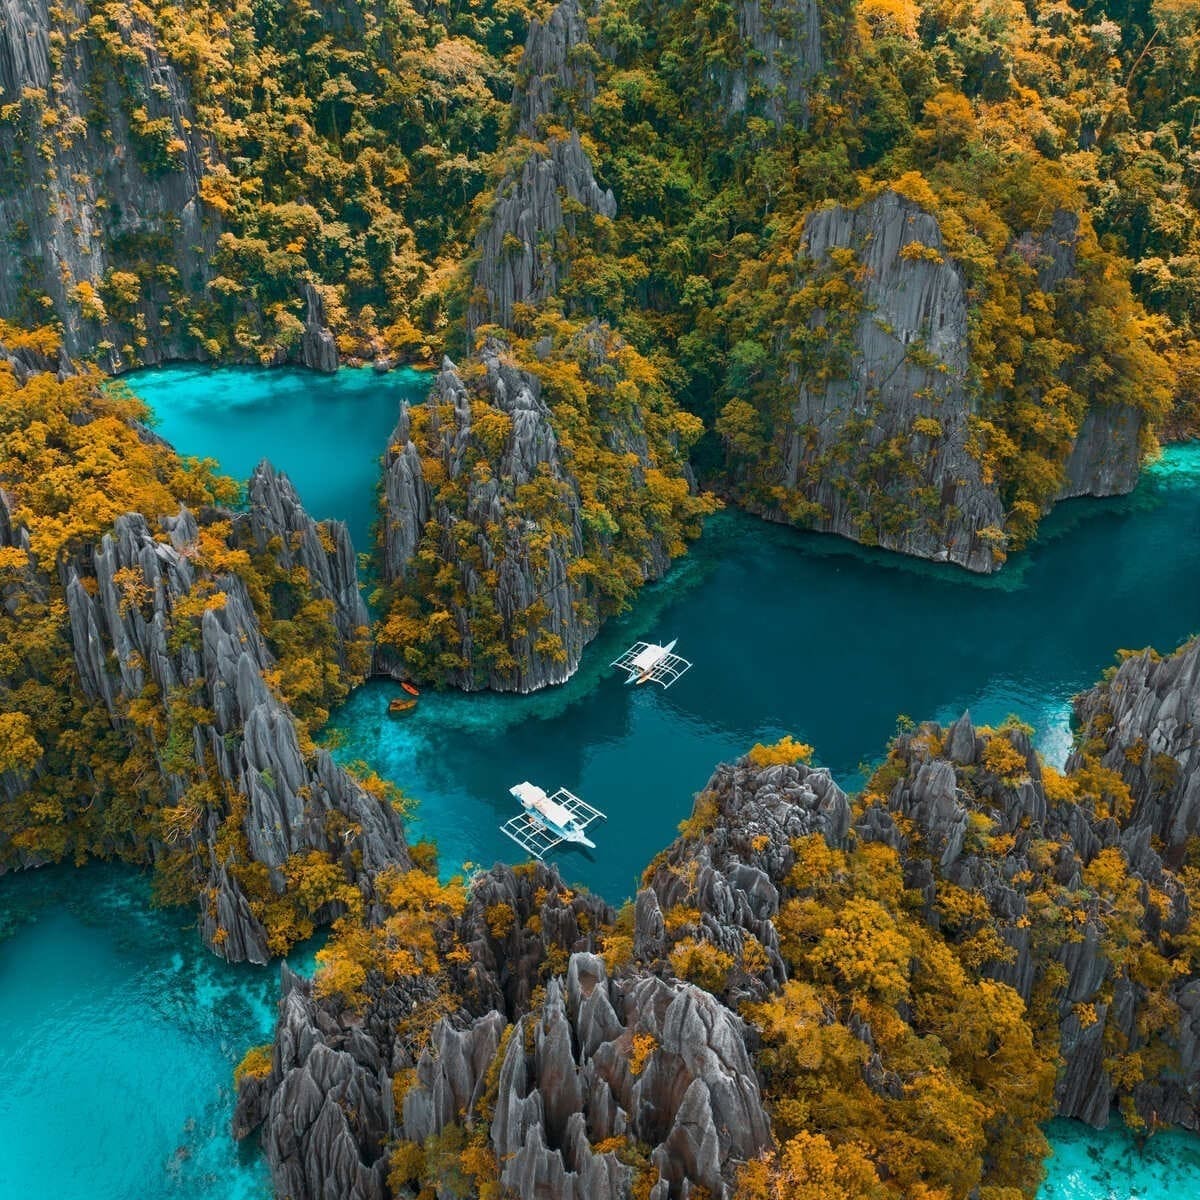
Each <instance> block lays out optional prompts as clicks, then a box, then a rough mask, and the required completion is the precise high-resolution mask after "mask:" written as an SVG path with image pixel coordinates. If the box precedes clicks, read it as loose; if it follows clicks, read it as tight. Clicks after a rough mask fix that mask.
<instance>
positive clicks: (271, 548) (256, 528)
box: [236, 459, 371, 674]
mask: <svg viewBox="0 0 1200 1200" xmlns="http://www.w3.org/2000/svg"><path fill="white" fill-rule="evenodd" d="M246 498H247V501H248V512H247V514H246V519H245V520H243V521H241V522H239V523H238V525H237V527H236V528H237V532H238V534H239V538H240V540H242V541H245V542H246V543H247V545H248V546H251V547H253V550H254V552H256V553H258V554H270V555H271V556H272V557H273V558H274V559H275V561H276V562H277V563H278V564H279V567H280V568H281V569H282V570H284V571H293V570H297V569H298V570H300V571H302V572H303V575H304V580H305V583H306V586H307V588H308V590H309V591H310V593H311V595H312V596H313V598H314V599H316V600H318V601H324V602H325V603H327V604H329V605H331V606H332V614H333V626H334V629H335V631H336V634H337V645H336V648H335V655H336V661H337V664H338V666H339V667H341V668H342V669H343V670H349V671H352V672H357V673H360V674H361V672H362V662H361V659H362V655H363V651H364V647H365V644H366V642H367V639H368V638H369V636H370V630H369V626H370V623H371V618H370V616H369V615H368V613H367V606H366V604H364V603H363V599H362V595H361V593H360V592H359V588H358V564H357V562H356V561H355V556H354V547H353V545H352V544H351V542H350V534H349V533H348V532H347V530H346V526H345V525H344V524H343V523H342V522H341V521H328V522H323V523H321V524H318V523H317V522H315V521H314V520H313V519H312V518H311V517H310V516H309V515H308V513H306V512H305V511H304V508H303V506H302V505H301V503H300V497H299V496H298V495H297V494H296V489H295V488H294V487H292V484H291V481H290V480H289V479H288V477H287V476H286V475H277V474H276V473H275V469H274V468H273V467H272V466H271V464H270V463H269V462H267V461H266V460H265V459H264V460H263V461H262V462H261V463H259V465H258V466H257V467H256V468H255V471H254V474H253V475H251V476H250V482H249V485H248V486H247V489H246ZM280 615H281V616H284V617H287V616H291V615H292V614H291V613H290V612H285V613H281V614H280ZM356 659H357V660H358V662H357V664H356V662H355V660H356Z"/></svg>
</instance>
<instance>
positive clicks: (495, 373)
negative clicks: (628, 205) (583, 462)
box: [379, 329, 670, 692]
mask: <svg viewBox="0 0 1200 1200" xmlns="http://www.w3.org/2000/svg"><path fill="white" fill-rule="evenodd" d="M587 336H588V338H589V339H590V343H591V349H592V351H593V354H592V357H593V359H594V362H595V368H594V369H595V370H596V372H597V373H602V372H603V370H604V364H605V362H606V361H607V360H606V353H607V352H606V351H605V349H604V342H605V339H604V337H603V336H602V335H601V332H600V331H599V330H598V329H597V330H593V331H591V332H589V333H588V335H587ZM480 362H481V364H482V367H483V372H482V374H481V373H479V372H478V371H476V372H475V373H473V374H471V375H469V376H468V377H467V379H466V380H464V377H463V375H462V374H460V373H459V371H458V369H457V368H456V367H455V366H454V364H453V363H451V362H450V361H449V360H448V359H447V360H445V361H444V362H443V364H442V370H441V372H440V373H439V375H438V379H437V383H436V384H435V386H434V389H433V391H432V393H431V395H430V397H429V399H428V401H427V402H426V404H425V405H424V406H423V409H422V410H421V413H420V416H421V419H422V420H424V421H428V422H429V423H430V424H429V427H428V429H426V431H425V432H424V434H423V435H422V436H423V442H424V445H425V447H426V449H425V453H426V454H427V455H431V457H433V458H434V459H436V461H437V473H438V475H439V476H440V478H441V479H444V480H446V481H447V482H448V484H449V485H457V487H454V488H453V496H449V495H448V493H450V491H451V488H450V487H446V488H438V489H436V490H435V488H434V487H433V486H431V484H430V482H429V481H428V480H427V479H426V478H425V469H424V467H423V466H422V459H421V453H420V451H419V450H418V447H417V445H416V444H415V442H414V441H413V438H412V430H411V421H412V420H413V419H414V417H415V416H416V415H417V414H410V412H409V410H408V409H407V407H406V408H405V409H404V410H403V411H402V413H401V417H400V422H399V424H398V426H397V428H396V430H395V432H394V433H393V434H392V438H391V441H390V448H389V451H388V455H387V457H386V459H385V472H386V475H385V483H384V515H383V523H382V540H383V564H384V578H385V580H387V581H388V582H389V583H390V584H392V585H393V586H394V587H395V588H397V589H398V590H399V591H401V592H404V591H405V590H406V589H407V590H408V591H409V592H411V593H412V594H413V597H414V599H416V600H421V599H422V598H423V594H424V589H423V585H422V583H421V580H420V579H419V578H418V575H417V567H418V566H419V563H418V561H417V550H418V548H419V547H420V546H421V545H422V544H427V545H428V547H429V549H430V550H431V551H433V552H434V553H435V554H436V556H437V558H438V560H439V561H440V562H441V563H443V564H446V565H449V566H452V567H453V569H454V572H455V574H456V586H455V590H454V594H453V595H452V596H450V597H448V598H447V599H446V601H445V604H446V605H447V606H448V608H449V610H450V611H451V612H452V614H453V616H454V623H455V630H456V643H455V647H454V651H455V653H457V654H458V655H459V657H460V658H461V660H462V666H461V667H458V668H455V669H451V670H449V671H447V670H445V668H442V669H441V674H442V675H443V677H444V678H446V679H447V680H448V681H449V682H452V683H454V684H455V685H456V686H459V687H463V688H467V689H471V688H479V687H489V688H493V689H495V690H498V691H520V692H530V691H534V690H536V689H537V688H540V687H545V686H546V685H548V684H553V683H561V682H563V681H564V680H566V679H568V678H569V677H570V676H571V674H572V673H573V672H574V671H575V669H576V667H577V666H578V664H579V659H580V656H581V654H582V652H583V648H584V646H586V645H587V643H588V642H589V641H590V640H591V639H592V638H593V637H594V636H595V634H596V632H597V630H598V628H599V615H598V608H597V604H596V602H595V597H594V595H593V592H592V588H591V585H590V584H589V583H588V582H586V581H584V580H581V579H579V578H578V577H577V576H576V575H575V574H574V573H573V572H572V571H571V566H572V564H573V563H574V562H575V561H576V560H578V559H579V558H580V557H581V556H582V555H583V553H584V529H583V522H582V512H581V503H580V499H579V487H578V483H577V481H576V480H575V479H574V477H573V476H572V474H571V472H570V469H569V466H568V461H567V459H566V456H565V455H564V454H563V453H562V451H561V449H560V446H559V440H558V437H557V435H556V433H555V430H554V424H553V421H552V419H551V414H550V410H549V408H548V407H547V405H546V403H545V401H544V400H543V399H542V396H541V387H540V384H539V382H538V380H537V378H536V377H535V376H534V375H532V374H530V373H529V372H526V371H522V370H520V369H519V367H517V366H516V365H515V364H514V363H513V362H512V360H511V357H510V356H509V354H508V351H507V347H505V346H504V345H503V344H502V343H500V342H497V341H489V342H488V343H487V344H486V345H485V346H484V347H483V349H482V351H481V353H480ZM481 404H482V405H483V406H484V407H483V410H482V411H483V412H484V413H485V414H486V415H487V417H488V418H489V420H490V418H491V417H492V415H493V414H502V415H503V417H504V418H505V420H504V423H503V429H504V431H505V432H504V437H503V441H502V444H500V445H499V446H498V447H497V446H494V445H493V446H490V447H489V444H488V438H489V437H490V436H492V435H491V434H490V433H489V432H488V431H487V430H481V429H480V428H479V427H478V424H477V422H478V420H479V419H480V418H479V412H480V405H481ZM442 414H447V415H442ZM639 420H640V418H639V416H638V414H637V413H636V412H633V413H629V414H626V415H625V416H623V417H621V418H617V419H613V420H611V421H608V422H607V423H606V430H605V437H606V439H607V440H608V441H609V443H610V444H611V445H612V446H614V447H617V446H619V447H620V448H621V450H622V451H625V452H629V453H631V454H632V455H633V456H635V460H636V462H635V466H634V467H633V469H634V470H635V471H641V470H644V469H646V468H648V467H649V465H650V461H651V460H650V456H649V452H648V449H647V443H646V437H645V434H644V432H643V430H642V429H641V428H640V426H639ZM489 428H490V429H492V430H494V429H495V424H494V422H493V423H492V424H491V425H490V426H489ZM480 461H483V462H485V463H486V464H487V470H486V471H484V472H481V471H479V469H478V464H479V463H480ZM535 483H536V484H537V485H538V486H539V487H547V486H548V487H552V488H554V490H555V492H556V500H555V503H554V506H553V511H552V513H551V514H550V516H551V517H552V519H547V518H546V517H544V516H539V515H537V514H532V513H531V512H530V510H529V508H528V506H527V502H526V500H525V499H524V498H523V497H522V495H521V491H522V489H523V488H526V486H527V485H530V484H535ZM464 531H469V536H467V535H465V533H464ZM597 552H598V553H604V552H606V551H605V547H603V546H601V547H599V548H598V551H597ZM669 561H670V555H669V553H668V550H667V547H666V546H665V545H664V544H663V542H662V539H661V538H656V539H654V540H653V541H652V542H651V544H650V547H649V549H648V551H647V553H646V555H645V558H644V561H642V562H641V563H639V564H638V568H639V570H640V572H641V575H642V577H643V578H644V579H654V578H657V577H659V576H660V575H662V573H663V572H664V571H665V570H666V568H667V566H668V564H669ZM482 629H486V630H487V632H488V633H489V636H490V639H491V647H490V648H489V647H485V646H483V645H481V644H480V640H479V638H478V637H477V632H478V631H479V630H482ZM496 646H500V647H501V648H502V650H503V653H504V655H505V657H504V658H503V659H499V660H498V659H497V658H496V657H494V655H495V654H496V649H495V647H496ZM379 665H380V667H381V668H382V669H386V670H391V671H392V672H393V673H396V674H398V675H403V674H404V672H405V671H406V670H407V669H408V668H407V667H406V665H405V661H404V659H403V656H402V654H401V653H398V652H397V650H391V649H389V650H385V651H383V652H382V653H381V654H380V655H379Z"/></svg>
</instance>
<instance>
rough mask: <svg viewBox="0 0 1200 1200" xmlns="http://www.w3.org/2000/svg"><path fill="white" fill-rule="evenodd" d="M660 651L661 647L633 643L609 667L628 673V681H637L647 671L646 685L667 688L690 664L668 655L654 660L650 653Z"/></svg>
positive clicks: (675, 656) (684, 659)
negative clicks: (655, 684) (659, 685)
mask: <svg viewBox="0 0 1200 1200" xmlns="http://www.w3.org/2000/svg"><path fill="white" fill-rule="evenodd" d="M660 649H662V647H660V646H654V645H652V644H651V643H650V642H634V643H633V645H632V646H630V647H629V649H628V650H626V651H625V653H624V654H622V655H621V657H620V658H616V659H613V661H612V662H611V663H610V664H609V665H610V666H613V667H616V668H617V669H618V670H620V671H626V672H628V674H629V677H630V679H637V678H638V677H639V676H640V675H641V674H642V673H643V672H647V671H648V672H649V674H648V677H647V679H646V682H647V683H660V684H662V686H663V687H664V688H669V687H670V686H671V684H673V683H675V682H676V681H677V680H678V679H679V677H680V676H681V675H682V674H683V673H684V672H685V671H688V670H690V669H691V666H692V664H691V663H690V662H688V660H687V659H686V658H680V657H679V655H678V654H670V653H668V654H664V655H663V656H662V657H661V658H658V659H657V660H656V659H655V658H654V655H653V654H652V653H651V652H652V651H654V650H660Z"/></svg>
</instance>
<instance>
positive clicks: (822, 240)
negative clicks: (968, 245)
mask: <svg viewBox="0 0 1200 1200" xmlns="http://www.w3.org/2000/svg"><path fill="white" fill-rule="evenodd" d="M1078 224H1079V222H1078V218H1077V217H1075V216H1074V215H1073V214H1070V213H1066V212H1059V213H1056V214H1055V216H1054V218H1053V219H1052V221H1051V223H1050V225H1049V226H1048V228H1047V229H1046V230H1045V231H1044V232H1043V233H1042V234H1040V235H1037V236H1034V235H1032V234H1026V235H1023V236H1022V237H1021V238H1018V239H1016V241H1015V242H1014V244H1013V246H1012V247H1011V250H1012V253H1013V254H1014V255H1018V256H1020V257H1022V258H1023V259H1025V260H1026V261H1028V262H1030V263H1033V264H1035V265H1036V266H1037V283H1036V286H1037V287H1038V288H1039V289H1041V291H1042V292H1043V293H1045V294H1047V295H1048V294H1051V293H1054V292H1055V290H1056V289H1058V288H1059V287H1060V286H1061V285H1062V284H1063V283H1064V281H1066V280H1069V279H1071V278H1072V277H1073V275H1074V273H1075V271H1076V269H1077V265H1076V252H1075V247H1076V242H1077V238H1078ZM801 264H802V265H801V269H800V272H799V275H798V279H797V292H798V293H799V294H800V295H802V296H803V295H805V294H808V293H810V292H812V293H815V295H816V300H815V301H813V302H810V303H809V305H808V306H807V310H808V311H809V313H810V315H809V316H808V318H807V325H806V327H805V328H804V329H803V330H799V331H797V330H795V329H794V330H793V331H792V334H791V335H790V338H784V339H783V341H782V342H781V343H780V345H779V347H778V351H779V353H780V354H781V355H782V356H783V358H784V360H785V361H787V362H788V364H789V365H788V366H787V369H786V371H785V373H784V376H783V381H782V385H781V386H782V390H783V392H784V395H783V396H781V397H780V398H779V400H778V402H777V404H776V405H775V406H774V407H775V409H776V411H777V412H778V413H779V414H780V415H779V416H778V417H777V418H776V419H775V421H774V430H773V435H772V437H773V440H772V444H771V445H770V446H769V447H768V449H767V451H766V452H765V456H764V458H765V461H766V463H767V464H768V466H767V469H766V470H765V471H764V470H756V469H755V467H754V466H751V468H750V473H751V474H752V475H754V476H755V477H756V478H757V481H758V484H759V487H758V488H757V490H754V489H751V490H750V491H749V492H748V493H747V494H746V496H745V501H746V503H747V506H748V507H750V508H751V509H753V510H755V511H758V512H760V513H762V514H763V515H765V516H767V517H769V518H771V519H774V520H785V521H798V522H800V523H802V524H805V525H808V526H810V527H811V528H814V529H818V530H821V531H823V532H831V533H837V534H840V535H842V536H844V537H850V538H853V539H854V540H856V541H861V542H865V543H867V544H869V545H879V546H883V547H885V548H887V549H891V550H899V551H901V552H902V553H905V554H912V555H915V556H917V557H920V558H929V559H933V560H934V561H938V562H952V563H957V564H958V565H960V566H963V567H966V568H967V569H968V570H972V571H980V572H988V571H992V570H995V569H996V568H997V567H998V566H1000V565H1001V564H1002V563H1003V561H1004V557H1005V552H1006V548H1007V546H1008V541H1009V539H1008V536H1007V534H1006V532H1005V524H1006V520H1007V517H1008V513H1007V511H1006V501H1005V497H1004V495H1003V492H1002V482H1001V480H1000V479H999V478H997V476H996V473H995V471H994V470H993V469H992V468H990V467H985V465H984V460H983V457H982V456H981V453H980V449H979V446H980V442H979V435H978V432H977V430H976V422H977V420H979V419H980V418H981V417H983V416H985V415H989V414H985V413H983V412H982V410H981V407H980V398H979V388H978V384H977V381H976V380H975V378H974V371H975V364H973V362H972V357H971V356H972V347H971V334H970V328H969V320H968V317H969V304H970V303H971V300H970V297H969V295H968V286H967V281H966V278H965V275H964V272H963V270H962V268H961V267H960V266H959V264H958V263H957V262H955V260H954V259H953V257H952V256H951V254H950V251H949V250H948V249H947V247H946V244H945V241H944V239H943V236H942V231H941V229H940V228H939V225H938V222H937V219H936V218H935V217H934V216H933V215H932V214H930V213H929V212H927V211H925V210H924V209H923V208H921V207H920V206H919V205H918V204H916V203H915V202H914V201H912V200H910V199H907V198H906V197H904V196H901V195H899V194H897V193H895V192H891V191H885V192H883V193H881V194H880V195H879V196H877V197H875V198H874V199H871V200H868V201H866V202H864V203H862V204H860V205H859V206H858V207H856V208H847V207H844V206H841V205H837V206H834V207H832V208H826V209H822V210H819V211H817V212H815V213H813V214H812V215H811V216H809V217H808V219H807V220H806V222H805V226H804V235H803V241H802V248H801ZM827 298H832V299H827ZM814 303H815V307H814V306H813V305H814ZM797 335H798V336H797ZM797 341H799V342H803V343H805V348H804V349H803V350H801V351H799V352H798V353H797V352H796V349H795V346H796V343H797ZM1143 423H1144V418H1143V415H1142V414H1141V413H1139V412H1137V411H1135V410H1134V409H1132V408H1128V407H1125V406H1121V405H1106V404H1105V403H1104V402H1103V397H1100V398H1098V399H1097V400H1096V401H1095V402H1094V403H1093V404H1092V405H1091V407H1090V408H1089V409H1088V410H1087V411H1086V413H1085V414H1084V416H1083V418H1082V421H1081V424H1080V425H1079V428H1078V431H1077V433H1076V435H1075V437H1074V438H1073V439H1072V440H1071V442H1070V444H1069V446H1068V447H1067V449H1066V453H1065V458H1064V461H1063V464H1062V468H1061V474H1062V483H1061V486H1060V488H1059V490H1058V492H1057V499H1064V498H1067V497H1070V496H1082V495H1096V496H1106V495H1113V494H1117V493H1121V492H1127V491H1129V490H1130V489H1131V488H1132V487H1133V486H1134V484H1135V483H1136V481H1137V475H1138V469H1139V466H1140V462H1141V454H1142V449H1141V438H1142V433H1143ZM761 465H762V464H759V466H760V467H761ZM744 469H745V468H744V467H743V470H744Z"/></svg>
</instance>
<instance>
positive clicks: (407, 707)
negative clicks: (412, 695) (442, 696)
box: [388, 696, 417, 714]
mask: <svg viewBox="0 0 1200 1200" xmlns="http://www.w3.org/2000/svg"><path fill="white" fill-rule="evenodd" d="M416 707H417V702H416V701H415V700H401V699H400V697H399V696H397V697H396V699H395V700H393V701H392V702H391V703H390V704H389V705H388V712H390V713H392V714H396V713H406V712H412V710H413V709H414V708H416Z"/></svg>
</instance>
